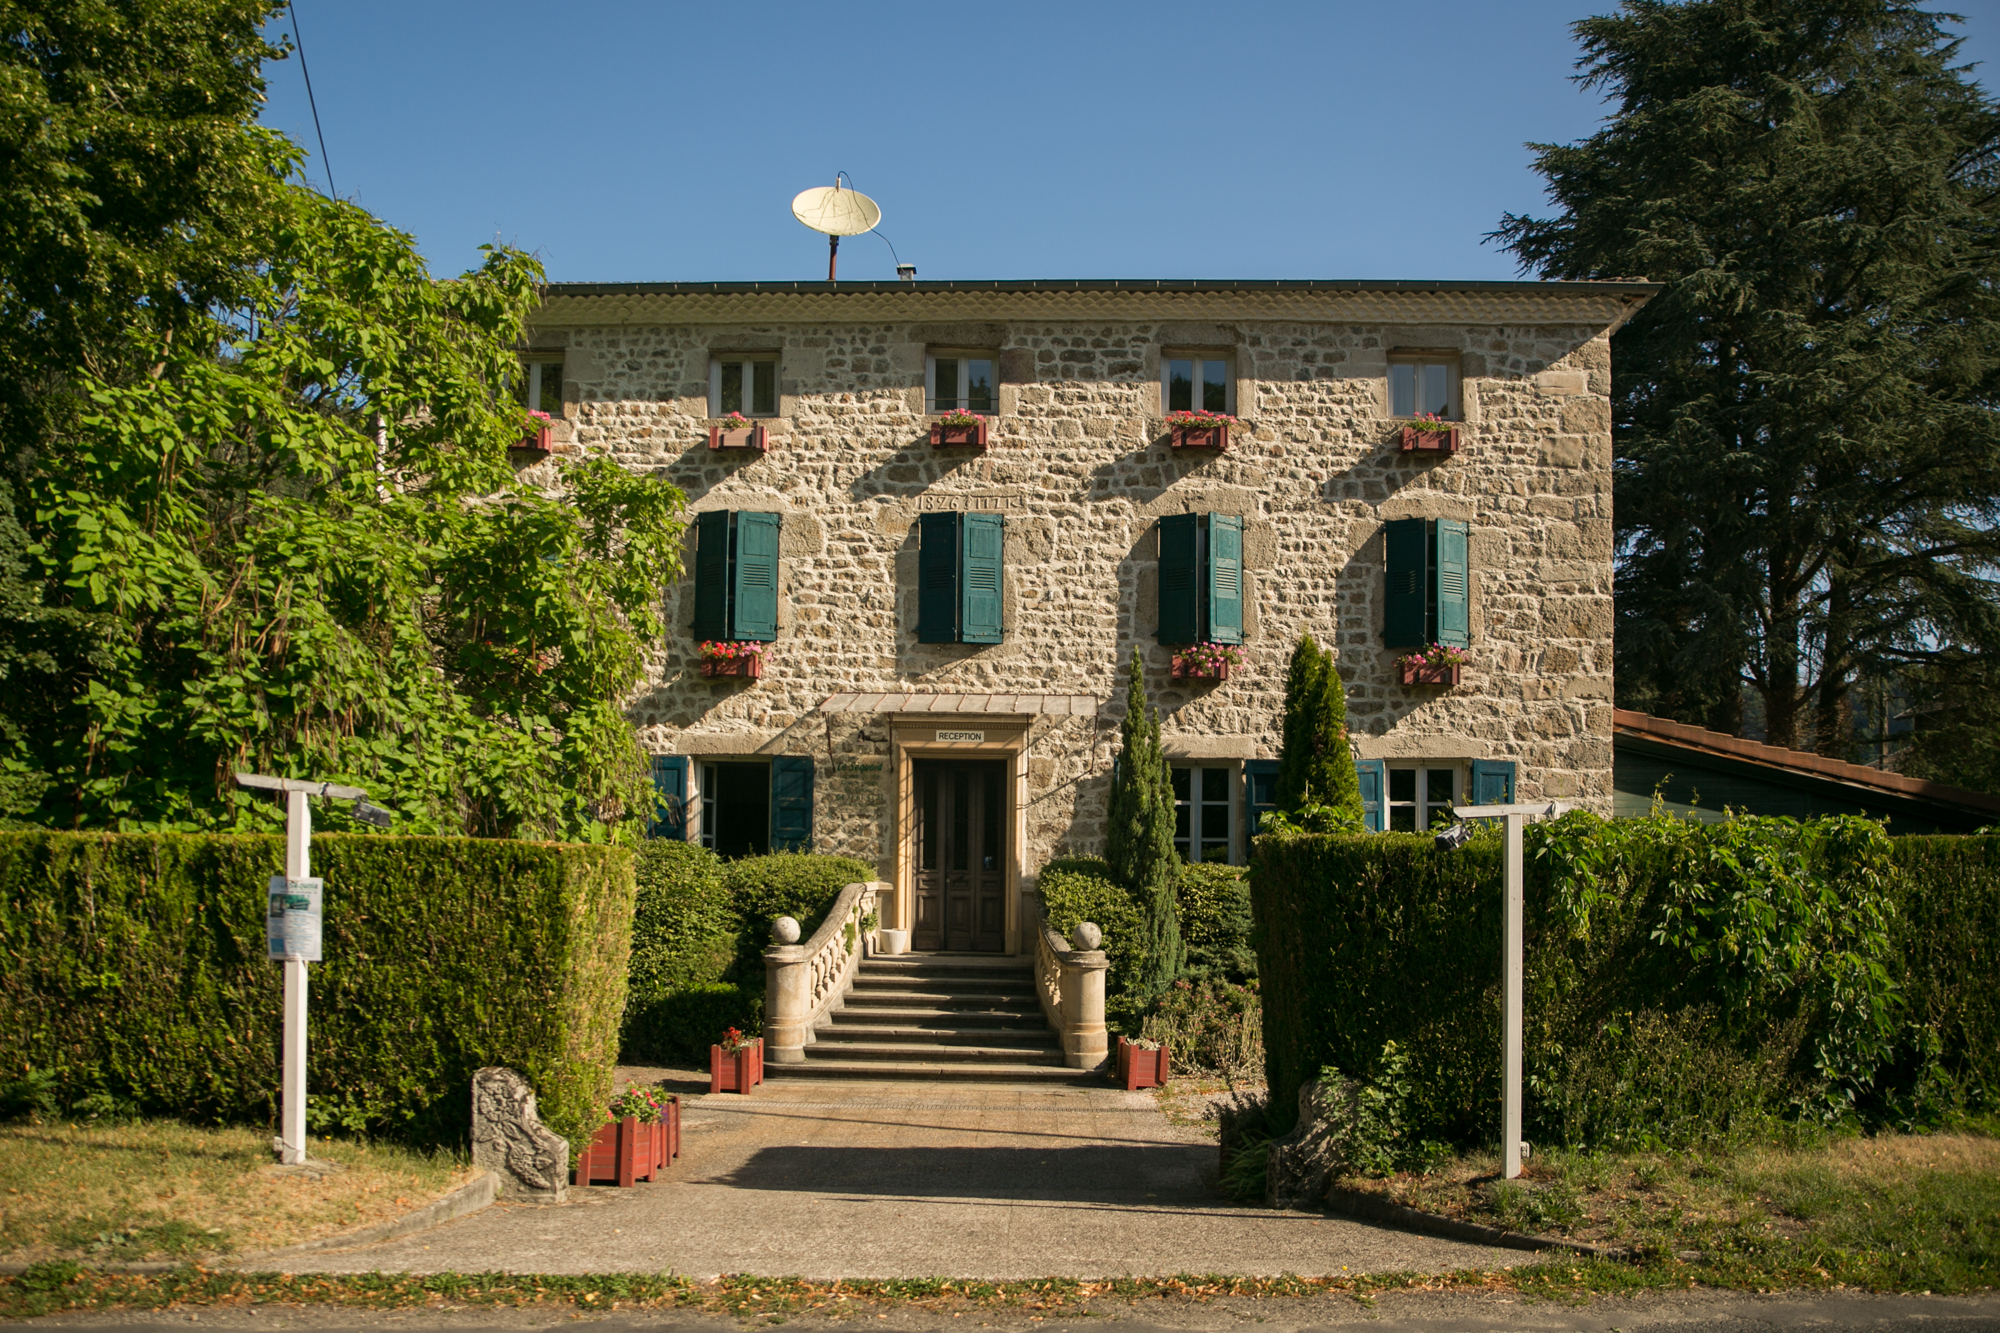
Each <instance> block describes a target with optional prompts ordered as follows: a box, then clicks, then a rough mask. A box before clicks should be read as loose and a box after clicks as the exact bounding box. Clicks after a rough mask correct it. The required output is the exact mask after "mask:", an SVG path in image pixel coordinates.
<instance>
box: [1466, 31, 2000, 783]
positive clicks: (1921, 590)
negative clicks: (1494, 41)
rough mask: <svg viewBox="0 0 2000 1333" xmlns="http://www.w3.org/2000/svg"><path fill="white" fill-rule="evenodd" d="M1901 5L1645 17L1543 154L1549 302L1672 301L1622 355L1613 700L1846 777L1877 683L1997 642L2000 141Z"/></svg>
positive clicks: (1638, 322) (1614, 46) (1525, 231)
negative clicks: (1818, 757)
mask: <svg viewBox="0 0 2000 1333" xmlns="http://www.w3.org/2000/svg"><path fill="white" fill-rule="evenodd" d="M1941 17H1946V16H1939V15H1933V14H1928V13H1925V12H1923V11H1922V10H1920V9H1918V8H1917V6H1916V5H1914V4H1911V3H1906V2H1905V0H1688V2H1687V3H1666V2H1665V0H1625V3H1623V4H1622V5H1621V6H1620V8H1619V10H1618V12H1617V13H1615V14H1611V15H1606V16H1602V17H1597V18H1591V19H1586V20H1584V21H1582V22H1580V23H1578V24H1576V25H1575V32H1576V34H1577V36H1578V38H1579V40H1580V42H1581V44H1582V47H1583V52H1584V54H1583V58H1582V60H1581V61H1580V62H1579V69H1580V70H1581V73H1580V74H1579V76H1578V77H1579V79H1580V80H1581V82H1582V83H1583V85H1584V86H1585V87H1587V88H1590V89H1593V90H1598V91H1601V92H1604V93H1606V94H1608V95H1609V96H1610V97H1611V98H1612V99H1614V101H1615V104H1616V110H1615V111H1614V112H1613V114H1612V115H1611V116H1610V117H1609V118H1608V120H1607V122H1606V124H1605V125H1604V128H1603V129H1601V130H1600V131H1599V132H1598V133H1596V134H1594V135H1592V136H1591V137H1590V138H1588V139H1586V140H1584V141H1583V142H1581V143H1576V144H1569V145H1555V144H1539V145H1535V146H1534V147H1535V148H1536V150H1537V152H1538V157H1537V161H1536V166H1537V169H1538V170H1539V171H1540V172H1541V173H1542V174H1543V175H1544V176H1545V177H1546V178H1547V180H1548V188H1549V193H1550V195H1551V197H1552V198H1553V200H1554V201H1555V202H1556V203H1557V204H1558V205H1559V206H1560V207H1561V210H1562V211H1561V213H1560V215H1558V216H1556V217H1553V218H1546V219H1542V218H1530V217H1519V216H1513V215H1509V216H1507V217H1506V218H1505V219H1504V221H1503V223H1502V225H1501V227H1500V229H1499V231H1498V232H1497V233H1496V235H1497V236H1498V237H1499V238H1500V239H1502V240H1504V242H1505V243H1506V245H1507V246H1508V247H1509V248H1510V249H1511V250H1512V251H1513V252H1514V253H1515V254H1516V255H1517V256H1518V257H1519V258H1520V259H1521V261H1522V264H1523V266H1524V267H1525V268H1528V269H1531V270H1532V271H1534V272H1537V273H1539V274H1541V275H1542V276H1545V277H1550V278H1570V279H1577V278H1609V277H1615V276H1622V275H1631V274H1644V275H1646V276H1648V277H1650V278H1653V279H1656V280H1661V281H1664V282H1665V283H1666V288H1665V290H1664V291H1662V292H1661V293H1660V294H1659V295H1657V296H1656V297H1654V298H1653V300H1652V301H1651V302H1650V303H1649V304H1648V305H1647V306H1646V307H1644V308H1643V309H1642V310H1641V311H1639V313H1638V314H1637V315H1636V316H1635V317H1634V318H1633V319H1632V320H1631V322H1630V323H1628V324H1627V325H1626V326H1625V327H1624V328H1623V329H1622V330H1621V331H1620V332H1619V333H1618V334H1617V335H1616V339H1615V351H1614V365H1615V367H1616V376H1615V380H1614V385H1613V388H1614V412H1615V431H1614V441H1615V445H1616V450H1617V460H1618V461H1617V466H1618V476H1617V483H1616V485H1617V502H1618V504H1617V519H1618V526H1619V540H1620V544H1621V545H1620V554H1621V561H1620V567H1619V573H1618V585H1617V592H1618V630H1617V635H1618V639H1617V653H1618V688H1619V695H1620V698H1621V701H1622V702H1624V703H1625V704H1627V705H1628V706H1634V707H1641V708H1647V709H1650V710H1652V711H1655V712H1660V713H1665V714H1667V715H1670V716H1674V717H1679V718H1682V719H1684V720H1689V721H1699V722H1704V723H1706V724H1708V725H1710V726H1714V727H1717V728H1719V729H1722V730H1725V731H1731V732H1735V731H1738V730H1739V729H1740V728H1741V726H1742V725H1743V723H1744V717H1743V703H1744V699H1745V696H1746V689H1747V692H1748V693H1749V695H1750V696H1751V697H1752V700H1753V703H1754V706H1755V708H1756V710H1757V711H1759V712H1761V714H1762V722H1763V726H1764V728H1765V730H1766V733H1767V735H1768V737H1769V739H1770V740H1772V741H1773V742H1775V743H1777V744H1781V745H1793V746H1801V747H1806V748H1817V749H1819V750H1820V751H1822V752H1824V753H1828V754H1834V755H1844V754H1845V753H1846V752H1847V750H1848V749H1849V747H1850V744H1851V728H1850V721H1851V710H1852V701H1853V699H1854V692H1855V687H1856V685H1857V683H1858V682H1861V681H1863V680H1866V679H1868V678H1870V677H1874V678H1878V679H1879V678H1882V677H1884V676H1888V675H1894V674H1897V673H1900V672H1903V671H1905V670H1908V669H1911V668H1912V667H1916V666H1922V665H1926V664H1937V663H1945V662H1949V661H1953V660H1964V659H1965V658H1966V656H1967V654H1968V653H1973V654H1976V653H1979V652H1984V651H1991V650H1992V649H1993V648H1995V647H1996V646H2000V614H1996V596H1995V585H1994V583H1993V580H1992V576H1993V572H1994V561H1995V559H1996V557H1997V556H2000V537H1996V532H1995V527H1994V519H1995V516H1996V502H1995V479H1996V477H2000V430H1996V425H1995V417H1994V410H1993V409H1994V403H1995V392H1996V389H2000V285H1996V278H2000V253H1996V241H1997V240H2000V234H1996V230H1995V221H1996V215H1995V205H1996V198H2000V193H1996V190H2000V173H1996V149H2000V114H1996V108H1995V105H1994V103H1993V102H1991V101H1990V100H1988V99H1987V98H1986V97H1985V96H1984V95H1983V94H1982V93H1981V92H1980V91H1979V89H1978V88H1977V87H1976V86H1975V85H1973V84H1972V83H1971V82H1970V80H1969V79H1968V78H1967V77H1966V74H1965V71H1964V70H1963V69H1962V68H1955V67H1954V65H1953V61H1954V59H1955V58H1956V51H1957V44H1956V43H1955V42H1953V41H1951V40H1948V39H1947V37H1946V35H1945V34H1944V33H1943V31H1942V30H1941V28H1940V26H1939V24H1940V19H1941Z"/></svg>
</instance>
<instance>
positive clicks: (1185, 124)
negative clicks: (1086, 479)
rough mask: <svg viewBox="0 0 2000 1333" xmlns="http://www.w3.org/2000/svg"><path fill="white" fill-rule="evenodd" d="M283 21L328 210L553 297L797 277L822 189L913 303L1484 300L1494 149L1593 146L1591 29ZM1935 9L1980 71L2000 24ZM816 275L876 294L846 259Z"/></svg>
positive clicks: (978, 13) (1498, 207)
mask: <svg viewBox="0 0 2000 1333" xmlns="http://www.w3.org/2000/svg"><path fill="white" fill-rule="evenodd" d="M297 3H298V5H299V9H298V22H299V25H300V27H301V29H302V35H303V38H304V41H305V54H306V57H307V61H308V64H309V67H310V69H311V72H312V80H313V91H314V93H315V95H316V97H317V100H318V104H319V114H320V121H321V125H322V127H323V129H324V131H325V135H326V149H327V156H328V158H329V159H330V165H331V167H332V173H333V182H334V184H335V186H336V187H337V188H338V190H339V192H340V194H341V195H342V196H343V197H346V198H350V199H353V200H355V201H356V202H358V203H360V204H361V205H362V206H363V207H365V208H367V209H369V210H370V211H371V212H373V213H375V214H376V215H378V216H380V217H381V218H383V219H385V220H386V221H388V222H389V223H390V224H391V225H393V226H396V227H399V228H402V229H403V230H405V231H409V232H412V233H414V234H415V235H416V237H417V239H418V241H419V243H420V244H421V245H422V247H423V250H424V253H425V255H426V257H427V258H428V260H429V262H430V264H431V266H432V269H433V270H434V271H435V272H438V273H440V274H444V273H456V272H458V271H460V270H462V269H464V268H467V267H469V266H471V265H472V264H474V263H476V262H477V261H478V247H479V246H480V245H481V244H483V243H485V242H489V241H494V240H499V241H504V242H506V243H508V244H511V245H517V246H520V247H522V248H524V249H528V250H533V251H536V252H538V253H539V254H540V255H541V256H542V259H543V262H544V263H545V264H546V266H547V268H548V272H549V275H550V276H551V277H552V278H556V279H560V280H574V281H641V280H669V279H680V280H713V279H720V280H742V279H818V278H824V277H825V276H826V243H825V238H824V237H821V236H819V235H817V234H815V233H813V232H809V231H807V230H806V229H805V228H804V227H802V226H800V225H799V223H798V222H797V221H796V220H794V219H793V217H792V216H791V210H790V201H791V198H792V196H793V195H794V194H796V193H797V192H798V191H800V190H803V189H806V188H807V187H809V186H814V185H830V184H832V183H833V174H834V172H835V171H836V170H845V171H846V172H847V173H848V175H849V177H850V178H851V179H852V181H853V183H854V184H855V185H856V186H857V187H858V188H859V189H861V190H862V191H863V192H865V193H867V194H869V195H871V196H872V197H873V198H874V199H875V200H876V201H877V202H878V203H880V204H881V205H882V209H883V219H882V226H881V230H882V232H883V233H885V234H886V235H887V236H888V238H889V239H890V240H891V241H893V242H894V243H895V246H896V248H897V250H898V251H899V252H900V253H901V256H902V258H903V260H904V261H905V262H907V263H913V264H915V265H916V266H917V273H918V276H919V277H921V278H926V279H941V278H1121V277H1146V278H1180V277H1209V278H1460V279H1466V278H1509V277H1514V276H1516V274H1515V271H1514V267H1513V265H1512V263H1511V262H1510V261H1509V259H1508V257H1507V256H1506V255H1504V254H1503V253H1501V252H1500V251H1499V250H1498V249H1497V248H1496V247H1494V246H1492V245H1490V244H1487V243H1484V242H1483V241H1482V237H1483V235H1484V234H1485V233H1486V232H1488V231H1491V230H1492V229H1493V227H1494V225H1495V224H1496V223H1497V222H1498V220H1499V218H1500V215H1501V214H1502V213H1503V212H1506V211H1509V210H1512V211H1515V212H1523V211H1542V210H1545V209H1546V204H1545V202H1544V200H1543V197H1542V193H1541V187H1540V178H1539V177H1537V176H1536V175H1535V174H1534V173H1533V171H1532V170H1531V169H1530V166H1529V158H1530V155H1529V153H1528V151H1527V149H1525V148H1524V147H1523V144H1524V143H1525V142H1526V141H1529V140H1537V141H1557V142H1561V141H1568V140H1572V139H1576V138H1580V137H1582V136H1584V135H1587V134H1589V133H1590V132H1591V131H1592V130H1593V129H1594V128H1595V126H1596V125H1597V123H1598V121H1599V119H1600V117H1601V116H1602V114H1603V110H1604V108H1603V106H1602V104H1601V103H1600V102H1599V101H1598V99H1597V98H1596V97H1594V96H1591V95H1586V94H1585V93H1583V92H1580V91H1579V90H1578V89H1577V88H1576V87H1575V85H1573V84H1572V83H1571V82H1570V81H1569V78H1568V75H1569V74H1570V73H1571V72H1572V65H1573V62H1574V60H1575V58H1576V48H1575V43H1574V42H1573V40H1572V39H1571V37H1570V34H1569V30H1568V25H1569V23H1570V22H1572V21H1573V20H1575V19H1577V18H1580V17H1583V16H1585V15H1587V14H1590V13H1597V12H1604V11H1607V10H1609V9H1610V8H1611V0H1596V2H1595V3H1592V2H1591V0H1431V2H1430V3H1427V4H1422V5H1417V4H1390V5H1382V4H1377V3H1356V2H1354V0H1329V2H1328V3H1319V4H1303V3H1277V2H1276V0H1238V3H1234V4H1222V3H1216V2H1215V0H1208V2H1207V3H1202V4H1192V3H1183V2H1181V0H1164V2H1160V3H1135V4H1111V3H1102V2H1097V0H1066V2H1063V3H1042V2H1041V0H1015V2H1014V3H1010V4H1006V5H961V4H950V3H944V4H940V3H937V2H936V0H931V2H930V3H922V4H916V3H889V2H887V0H884V2H881V3H876V2H874V0H847V3H839V4H835V3H826V2H825V0H819V2H818V3H810V4H808V3H797V2H796V0H762V2H761V3H758V4H755V5H748V4H737V5H731V4H715V3H679V2H677V0H668V2H665V3H640V2H637V0H616V2H614V0H576V2H574V3H568V4H561V3H549V2H548V0H541V3H536V4H527V3H519V2H518V0H476V2H475V0H449V2H447V0H397V2H396V3H388V2H387V0H297ZM1938 8H1945V6H1942V5H1940V6H1938ZM1950 8H1952V9H1954V10H1956V11H1958V12H1961V13H1964V14H1965V15H1966V16H1967V21H1966V24H1965V26H1964V28H1963V29H1962V35H1964V36H1965V38H1966V45H1965V50H1964V54H1965V57H1966V58H1967V59H1969V60H1977V61H1982V62H1987V64H1990V63H1991V62H1992V61H1993V60H1994V58H1995V57H1996V56H2000V41H1996V28H2000V23H1996V19H2000V12H1996V11H2000V0H1981V3H1976V4H1966V3H1960V4H1956V5H1952V6H1950ZM274 30H280V31H288V30H289V27H288V22H287V21H286V20H283V19H281V20H280V21H279V23H278V24H276V25H274ZM265 73H266V76H267V79H268V81H269V84H270V104H269V106H268V108H267V111H266V115H265V120H266V122H267V123H269V124H271V125H274V126H276V127H277V128H279V129H282V130H284V131H285V132H286V133H288V134H290V135H291V136H292V137H293V138H294V139H295V140H297V141H298V142H299V143H300V144H302V145H304V146H305V147H306V148H307V149H308V150H309V151H310V152H311V153H312V157H311V159H310V161H309V163H308V171H309V173H310V174H311V176H312V177H313V179H314V180H315V182H317V183H324V180H325V164H323V163H322V161H321V158H320V154H319V144H318V141H317V139H316V138H315V137H314V135H313V124H312V116H311V114H310V112H309V111H308V109H307V104H306V93H305V85H304V82H303V80H302V79H301V78H300V71H299V62H298V60H297V58H296V57H294V58H293V59H291V60H289V61H284V62H279V63H274V64H271V65H269V66H267V67H266V71H265ZM1979 74H1980V76H1981V82H1982V83H1983V84H1984V85H1985V86H1987V87H1988V88H1991V87H1993V86H1994V84H1993V72H1992V70H1991V69H1989V68H1987V67H1985V66H1984V65H1983V66H1982V68H1981V69H1980V70H1979ZM840 272H841V276H842V277H844V278H850V279H860V278H893V277H894V276H895V269H894V264H893V261H892V260H891V258H890V251H889V247H888V246H887V245H884V244H883V243H882V242H881V241H880V240H878V239H876V238H875V237H873V236H857V237H853V238H850V239H848V240H846V241H843V242H842V245H841V270H840Z"/></svg>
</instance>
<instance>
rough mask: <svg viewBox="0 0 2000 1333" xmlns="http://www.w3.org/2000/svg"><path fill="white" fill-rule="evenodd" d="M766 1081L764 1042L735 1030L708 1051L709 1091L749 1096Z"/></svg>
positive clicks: (729, 1031)
mask: <svg viewBox="0 0 2000 1333" xmlns="http://www.w3.org/2000/svg"><path fill="white" fill-rule="evenodd" d="M763 1081H764V1039H763V1038H762V1037H746V1036H744V1035H743V1034H742V1033H740V1032H738V1031H737V1030H736V1029H735V1028H730V1029H729V1030H728V1031H727V1032H725V1033H723V1034H722V1040H721V1042H719V1043H718V1044H716V1045H714V1046H711V1047H709V1048H708V1090H709V1091H710V1092H745V1093H747V1092H749V1091H750V1090H751V1089H752V1088H754V1087H756V1086H757V1085H758V1084H759V1083H762V1082H763Z"/></svg>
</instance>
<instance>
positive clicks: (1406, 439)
mask: <svg viewBox="0 0 2000 1333" xmlns="http://www.w3.org/2000/svg"><path fill="white" fill-rule="evenodd" d="M1400 452H1402V453H1406V454H1443V455H1445V456H1446V457H1450V456H1451V455H1452V454H1455V453H1457V452H1458V427H1456V426H1453V427H1451V429H1449V430H1418V429H1417V428H1416V427H1415V426H1405V427H1403V443H1402V446H1401V450H1400Z"/></svg>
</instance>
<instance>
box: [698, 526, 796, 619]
mask: <svg viewBox="0 0 2000 1333" xmlns="http://www.w3.org/2000/svg"><path fill="white" fill-rule="evenodd" d="M783 523H784V519H783V517H782V516H781V515H778V514H761V513H752V512H750V511H748V510H743V511H732V510H728V509H711V510H708V511H706V512H704V513H700V514H696V515H695V516H694V522H693V523H692V524H691V525H690V526H692V527H693V528H694V541H695V547H694V637H695V638H697V639H705V640H713V641H715V642H718V643H721V642H732V641H733V642H762V643H769V642H771V640H773V639H775V638H777V637H778V532H779V529H780V528H781V527H782V525H783Z"/></svg>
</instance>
